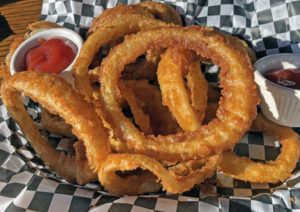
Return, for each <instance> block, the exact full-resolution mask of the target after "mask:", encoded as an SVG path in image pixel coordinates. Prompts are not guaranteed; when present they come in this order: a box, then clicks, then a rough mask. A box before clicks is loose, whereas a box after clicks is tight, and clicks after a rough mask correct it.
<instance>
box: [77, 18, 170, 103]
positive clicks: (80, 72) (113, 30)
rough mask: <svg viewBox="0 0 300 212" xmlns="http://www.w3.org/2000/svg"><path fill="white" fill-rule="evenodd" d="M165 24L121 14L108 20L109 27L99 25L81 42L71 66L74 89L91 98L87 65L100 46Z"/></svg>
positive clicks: (91, 92) (91, 90) (91, 91)
mask: <svg viewBox="0 0 300 212" xmlns="http://www.w3.org/2000/svg"><path fill="white" fill-rule="evenodd" d="M137 20H138V21H137ZM166 25H167V24H166V23H165V22H162V21H159V20H155V19H153V18H149V17H146V16H143V15H139V14H130V15H123V16H122V18H119V19H113V20H112V21H111V22H110V24H109V27H108V26H105V27H99V28H98V29H97V30H96V31H95V32H94V33H93V34H91V35H90V36H89V37H88V39H87V40H86V42H85V43H84V44H83V46H82V48H81V51H80V53H79V56H78V58H77V60H76V61H75V64H74V66H73V68H74V72H73V75H74V79H75V87H76V89H77V90H78V91H79V92H80V93H81V94H83V95H84V96H85V97H86V98H87V99H88V100H91V99H92V98H93V89H92V86H91V84H90V80H89V76H88V67H89V65H90V64H91V62H92V59H93V57H94V55H95V54H96V53H97V52H98V51H99V49H100V47H101V46H103V45H105V44H107V43H109V42H110V41H112V40H116V39H117V38H119V37H122V36H124V35H126V34H131V33H135V32H138V31H140V30H143V29H150V28H155V27H160V26H166ZM134 61H135V60H134ZM134 61H130V62H134Z"/></svg>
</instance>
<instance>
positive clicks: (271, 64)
mask: <svg viewBox="0 0 300 212" xmlns="http://www.w3.org/2000/svg"><path fill="white" fill-rule="evenodd" d="M295 68H300V54H295V53H283V54H274V55H270V56H266V57H263V58H261V59H259V60H258V61H257V62H256V63H255V64H254V69H255V72H254V75H255V82H256V83H257V84H258V87H259V94H260V98H261V102H260V108H261V110H262V113H263V114H264V115H265V116H266V117H267V118H268V119H270V120H271V121H273V122H275V123H277V124H280V125H284V126H288V127H300V90H298V89H292V88H286V87H283V86H280V85H277V84H276V83H273V82H271V81H269V80H267V79H266V78H265V77H264V76H263V74H264V73H265V72H266V71H269V70H276V69H295Z"/></svg>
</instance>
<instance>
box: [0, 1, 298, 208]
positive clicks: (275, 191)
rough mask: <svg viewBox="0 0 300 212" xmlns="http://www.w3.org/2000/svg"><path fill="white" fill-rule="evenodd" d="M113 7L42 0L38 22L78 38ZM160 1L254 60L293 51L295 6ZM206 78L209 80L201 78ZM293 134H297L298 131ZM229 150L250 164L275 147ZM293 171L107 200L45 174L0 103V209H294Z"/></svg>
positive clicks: (61, 144)
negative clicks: (278, 178)
mask: <svg viewBox="0 0 300 212" xmlns="http://www.w3.org/2000/svg"><path fill="white" fill-rule="evenodd" d="M117 2H118V1H117V0H112V1H103V0H44V1H43V7H42V11H41V20H47V21H51V22H55V23H58V24H60V25H63V26H65V27H67V28H70V29H73V30H76V31H77V32H79V33H80V34H81V35H82V36H83V37H84V35H85V32H86V31H87V29H88V28H89V26H90V25H91V23H92V20H93V18H95V17H97V16H99V15H100V14H101V13H102V11H103V10H104V9H107V8H111V7H114V6H116V4H117ZM120 2H122V3H123V4H134V3H138V2H139V1H126V0H125V1H120ZM161 2H164V3H167V4H170V5H173V6H174V8H176V10H177V11H178V12H179V13H180V14H181V17H182V20H183V21H184V23H185V24H186V25H191V24H198V25H201V26H211V27H216V28H219V29H221V30H222V31H225V32H228V33H230V34H233V35H236V36H239V37H240V38H242V39H244V40H246V41H247V42H248V44H249V45H250V46H251V47H252V48H253V49H254V50H255V52H256V55H257V57H258V58H261V57H263V56H265V55H269V54H274V53H283V52H300V45H299V43H300V1H293V0H286V1H283V0H258V1H253V0H243V1H238V0H209V1H194V0H183V1H161ZM207 77H208V78H211V79H214V77H213V75H210V74H209V73H208V74H207ZM0 100H1V99H0ZM24 104H25V106H26V108H27V111H28V112H29V114H31V116H32V118H33V119H34V120H39V119H40V114H39V109H38V108H39V106H38V104H37V103H33V102H32V101H30V100H28V99H24ZM295 130H296V131H298V132H299V133H300V129H295ZM48 137H49V139H48V140H49V142H51V144H52V145H53V146H54V147H55V148H56V149H57V150H58V151H64V150H66V149H67V148H68V146H69V142H70V141H69V140H68V139H66V138H61V137H56V136H54V135H49V136H48ZM235 152H237V153H238V154H239V155H243V156H249V157H250V158H252V159H253V160H255V161H269V160H274V159H275V158H276V157H277V155H278V154H279V153H280V145H279V142H278V141H276V140H274V139H273V138H272V137H270V136H268V135H265V134H262V133H257V132H249V133H248V134H247V135H246V136H244V137H243V138H242V139H241V140H240V142H239V144H238V145H237V146H236V147H235ZM299 170H300V163H298V165H297V168H296V169H295V170H294V172H293V175H292V177H291V178H289V179H288V180H287V181H286V182H285V183H279V184H255V183H245V182H242V181H238V180H233V179H232V178H230V177H226V176H224V175H223V174H222V173H217V174H216V176H215V177H214V178H212V179H209V180H207V181H206V182H205V183H203V184H201V185H199V186H196V187H195V188H193V189H192V190H190V191H188V192H185V193H184V194H182V195H174V194H168V193H165V192H158V193H153V194H145V195H139V196H114V195H111V194H109V193H107V192H106V191H104V190H103V187H101V185H100V184H99V182H94V183H90V184H87V185H85V186H79V185H77V184H73V183H70V182H66V181H64V180H63V179H61V178H60V177H59V176H57V175H56V174H55V173H53V172H51V170H50V169H49V168H48V167H46V166H45V165H44V163H43V161H42V160H41V159H40V158H39V156H38V155H36V153H35V151H34V150H33V148H32V147H31V146H30V144H29V143H28V142H27V141H26V139H25V138H24V136H23V134H22V132H21V131H20V129H19V127H18V126H17V125H16V124H15V123H14V121H13V120H12V118H11V117H10V116H9V114H8V112H7V110H6V108H5V106H4V105H3V104H2V102H1V101H0V211H88V210H90V211H125V212H126V211H145V212H146V211H170V212H171V211H174V212H175V211H200V210H202V211H216V212H217V211H300V171H299ZM217 182H218V183H217Z"/></svg>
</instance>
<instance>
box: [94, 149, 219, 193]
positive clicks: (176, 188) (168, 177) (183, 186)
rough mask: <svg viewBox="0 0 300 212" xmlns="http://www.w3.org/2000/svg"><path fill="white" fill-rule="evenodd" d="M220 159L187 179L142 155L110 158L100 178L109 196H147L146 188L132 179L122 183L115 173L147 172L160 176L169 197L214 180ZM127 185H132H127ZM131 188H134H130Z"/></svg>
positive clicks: (213, 159)
mask: <svg viewBox="0 0 300 212" xmlns="http://www.w3.org/2000/svg"><path fill="white" fill-rule="evenodd" d="M220 159H221V157H220V155H214V156H211V157H209V158H208V159H207V162H206V164H205V166H203V167H202V168H200V169H195V170H190V172H189V173H188V175H176V174H175V172H174V171H168V169H166V168H164V167H163V166H162V164H161V163H159V162H158V161H157V160H155V159H152V158H150V157H147V156H145V155H139V154H125V153H124V154H111V155H109V156H108V159H107V160H106V161H105V163H104V164H103V166H102V169H101V171H100V172H99V175H98V178H99V180H100V181H101V184H102V185H103V186H104V188H105V189H107V190H108V191H109V192H110V193H113V194H116V195H122V194H128V193H129V194H132V195H136V194H139V193H144V192H145V190H144V188H143V187H140V186H138V185H135V186H134V185H132V183H130V182H131V179H123V178H121V177H119V176H118V175H117V174H116V171H119V170H120V171H130V170H135V169H137V168H141V169H143V170H148V171H150V172H152V173H153V174H154V175H155V176H157V178H158V181H160V183H161V184H162V186H163V190H166V191H167V192H169V193H182V192H185V191H188V190H190V189H191V188H192V187H193V186H194V185H196V184H199V183H201V182H203V181H204V180H205V179H207V178H209V177H212V176H213V175H214V173H215V170H216V167H217V165H218V163H219V161H220ZM128 183H130V184H129V185H128ZM130 185H132V187H131V186H130Z"/></svg>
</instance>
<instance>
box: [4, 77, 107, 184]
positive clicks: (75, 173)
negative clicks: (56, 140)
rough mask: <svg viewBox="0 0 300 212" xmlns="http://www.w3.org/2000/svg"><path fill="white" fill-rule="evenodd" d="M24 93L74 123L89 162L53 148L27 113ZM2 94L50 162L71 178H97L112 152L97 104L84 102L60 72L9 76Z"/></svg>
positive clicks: (33, 144) (27, 134)
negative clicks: (96, 110)
mask: <svg viewBox="0 0 300 212" xmlns="http://www.w3.org/2000/svg"><path fill="white" fill-rule="evenodd" d="M21 92H22V93H23V94H24V95H25V96H29V97H30V98H32V99H33V100H34V101H38V102H39V103H40V104H41V105H42V106H43V107H45V108H46V109H47V110H48V111H49V112H51V113H52V114H58V115H60V116H61V117H62V118H63V119H64V120H65V121H66V123H68V124H70V125H72V127H73V130H72V131H73V133H74V135H76V136H77V138H78V139H79V140H82V141H84V144H85V146H86V150H87V158H88V161H89V164H88V163H84V164H81V166H77V162H76V160H75V159H74V158H68V157H66V156H65V155H64V154H59V153H57V152H56V151H55V149H54V148H52V146H51V145H50V144H49V143H48V142H47V141H46V140H45V139H44V138H43V137H42V136H41V134H40V132H39V131H38V129H37V127H36V126H35V125H34V123H33V121H32V119H31V118H30V116H29V115H28V113H27V112H26V110H25V108H24V105H23V103H22V101H21V99H20V96H19V93H21ZM1 94H2V100H3V103H4V105H5V106H6V108H7V110H8V112H9V113H10V115H11V116H12V117H13V119H14V120H15V122H16V123H17V124H18V125H19V126H20V128H21V129H22V131H23V132H24V134H25V136H26V139H27V140H28V141H29V142H30V144H31V145H32V147H33V148H34V149H35V151H36V152H37V154H39V155H40V157H41V158H42V160H43V161H44V162H45V164H46V165H48V166H49V167H50V168H51V169H52V170H54V171H55V172H57V173H58V174H59V175H61V176H62V177H64V178H66V179H67V180H70V181H73V180H77V182H78V183H79V184H83V183H86V182H89V181H90V180H91V179H94V173H93V170H94V171H95V172H97V171H98V170H99V169H100V167H101V165H102V162H103V161H104V160H105V159H106V158H107V155H108V153H109V152H110V147H109V144H108V134H107V131H106V129H104V127H103V124H102V121H101V119H100V118H99V116H98V115H97V114H96V112H95V110H94V107H93V105H91V104H90V103H87V102H86V101H84V100H83V97H82V96H81V95H79V94H78V93H77V92H76V91H75V90H74V89H73V88H72V86H71V85H70V84H69V83H67V82H66V81H65V80H64V79H63V78H62V77H60V76H58V75H54V74H47V73H43V72H38V71H24V72H18V73H16V74H14V75H13V76H12V77H10V78H7V79H5V81H4V82H3V84H2V86H1ZM83 111H84V112H83ZM90 167H91V168H90Z"/></svg>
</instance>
